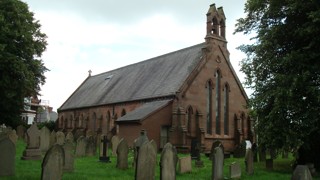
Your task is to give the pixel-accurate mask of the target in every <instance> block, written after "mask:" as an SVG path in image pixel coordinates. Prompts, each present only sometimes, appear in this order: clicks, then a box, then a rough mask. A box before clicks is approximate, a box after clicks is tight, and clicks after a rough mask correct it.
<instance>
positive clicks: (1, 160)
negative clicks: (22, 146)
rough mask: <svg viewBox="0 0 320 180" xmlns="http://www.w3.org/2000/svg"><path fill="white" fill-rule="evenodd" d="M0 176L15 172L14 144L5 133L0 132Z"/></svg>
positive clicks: (10, 174)
mask: <svg viewBox="0 0 320 180" xmlns="http://www.w3.org/2000/svg"><path fill="white" fill-rule="evenodd" d="M0 151H1V153H0V177H1V176H13V175H14V174H15V157H16V146H15V144H14V143H13V142H12V141H11V140H10V138H9V137H8V136H7V135H6V134H0Z"/></svg>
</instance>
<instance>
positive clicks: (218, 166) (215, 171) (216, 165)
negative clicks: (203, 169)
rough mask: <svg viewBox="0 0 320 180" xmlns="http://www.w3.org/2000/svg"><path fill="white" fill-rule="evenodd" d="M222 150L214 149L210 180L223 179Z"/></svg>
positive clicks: (219, 148)
mask: <svg viewBox="0 0 320 180" xmlns="http://www.w3.org/2000/svg"><path fill="white" fill-rule="evenodd" d="M223 160H224V155H223V150H222V148H221V147H216V148H214V151H213V158H212V179H213V180H216V179H223Z"/></svg>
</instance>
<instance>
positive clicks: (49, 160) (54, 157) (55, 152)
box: [41, 144, 65, 180]
mask: <svg viewBox="0 0 320 180" xmlns="http://www.w3.org/2000/svg"><path fill="white" fill-rule="evenodd" d="M64 163H65V161H64V151H63V148H62V146H61V145H59V144H55V145H53V146H52V147H51V148H50V149H49V150H48V151H47V153H46V155H45V157H44V158H43V161H42V165H41V166H42V171H41V179H42V180H52V179H62V174H63V166H64Z"/></svg>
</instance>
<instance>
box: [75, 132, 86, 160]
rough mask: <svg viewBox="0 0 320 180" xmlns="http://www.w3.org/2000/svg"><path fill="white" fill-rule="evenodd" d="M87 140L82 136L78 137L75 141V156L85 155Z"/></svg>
mask: <svg viewBox="0 0 320 180" xmlns="http://www.w3.org/2000/svg"><path fill="white" fill-rule="evenodd" d="M86 146H87V139H86V138H85V137H84V136H80V137H79V138H78V140H77V146H76V156H78V157H79V156H85V155H86Z"/></svg>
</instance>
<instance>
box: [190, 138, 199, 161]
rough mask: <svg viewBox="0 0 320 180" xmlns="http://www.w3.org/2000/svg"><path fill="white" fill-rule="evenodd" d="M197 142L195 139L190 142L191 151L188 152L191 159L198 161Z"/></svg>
mask: <svg viewBox="0 0 320 180" xmlns="http://www.w3.org/2000/svg"><path fill="white" fill-rule="evenodd" d="M198 143H199V142H198V140H197V139H192V140H191V151H190V155H191V159H198V155H199V152H198V151H199V149H198V148H197V146H198Z"/></svg>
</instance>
